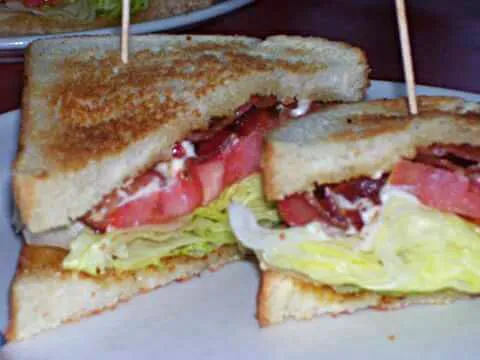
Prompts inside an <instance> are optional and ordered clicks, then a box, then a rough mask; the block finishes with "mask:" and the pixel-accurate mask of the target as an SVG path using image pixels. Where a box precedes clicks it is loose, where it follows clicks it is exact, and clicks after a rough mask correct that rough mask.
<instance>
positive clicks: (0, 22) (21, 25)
mask: <svg viewBox="0 0 480 360" xmlns="http://www.w3.org/2000/svg"><path fill="white" fill-rule="evenodd" d="M213 3H214V0H150V1H149V6H148V8H147V9H146V10H144V11H141V12H139V13H138V14H136V15H135V16H133V17H132V22H133V23H137V22H141V21H149V20H154V19H161V18H167V17H172V16H177V15H182V14H186V13H189V12H192V11H195V10H200V9H204V8H207V7H209V6H212V5H213ZM119 24H120V19H117V20H111V19H106V18H104V17H103V18H102V17H97V19H95V20H94V21H81V20H72V19H68V18H59V17H47V16H37V15H33V14H28V13H18V12H5V13H0V36H20V35H34V34H55V33H64V32H71V31H85V30H92V29H98V28H102V27H106V26H117V25H119Z"/></svg>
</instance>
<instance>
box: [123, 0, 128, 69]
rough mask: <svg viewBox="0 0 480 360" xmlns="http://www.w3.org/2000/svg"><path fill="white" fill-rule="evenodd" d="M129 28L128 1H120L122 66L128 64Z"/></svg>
mask: <svg viewBox="0 0 480 360" xmlns="http://www.w3.org/2000/svg"><path fill="white" fill-rule="evenodd" d="M129 27H130V0H122V44H121V58H122V62H123V63H124V64H127V63H128V31H129Z"/></svg>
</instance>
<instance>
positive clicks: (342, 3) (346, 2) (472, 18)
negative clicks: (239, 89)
mask: <svg viewBox="0 0 480 360" xmlns="http://www.w3.org/2000/svg"><path fill="white" fill-rule="evenodd" d="M407 3H408V4H407V11H408V17H409V24H410V34H411V39H412V51H413V55H414V66H415V72H416V80H417V83H419V84H425V85H434V86H443V87H448V88H452V89H459V90H464V91H471V92H478V93H480V76H479V74H480V1H479V0H470V1H468V0H463V1H458V2H456V3H455V6H452V2H451V1H450V0H436V1H424V0H409V1H407ZM188 32H189V33H192V34H225V35H232V34H241V35H249V36H258V37H265V36H268V35H274V34H289V35H303V36H322V37H326V38H329V39H333V40H342V41H346V42H349V43H351V44H354V45H357V46H360V47H361V48H363V49H364V50H365V51H366V53H367V56H368V59H369V62H370V65H371V67H372V73H371V78H373V79H383V80H394V81H402V79H403V75H402V64H401V57H400V47H399V42H398V36H397V23H396V18H395V8H394V1H393V0H331V1H327V0H323V1H320V0H296V1H288V0H258V2H257V3H255V4H253V5H250V6H248V7H245V8H243V9H241V10H238V11H236V12H234V13H231V14H228V15H225V16H222V17H219V18H216V19H213V20H210V21H208V22H205V23H203V24H200V25H197V26H195V27H193V28H191V29H189V30H188ZM22 83H23V64H22V63H16V64H0V113H2V112H5V111H9V110H12V109H15V108H18V107H19V106H20V98H21V90H22Z"/></svg>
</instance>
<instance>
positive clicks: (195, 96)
mask: <svg viewBox="0 0 480 360" xmlns="http://www.w3.org/2000/svg"><path fill="white" fill-rule="evenodd" d="M130 43H131V55H130V61H129V63H128V65H124V64H122V63H121V60H120V56H119V51H118V46H119V39H118V38H117V37H79V38H69V39H50V40H42V41H38V42H35V43H33V45H31V46H30V47H29V49H28V50H27V53H26V65H25V72H26V83H25V89H24V96H23V113H22V114H23V119H22V126H21V132H20V146H19V152H18V156H17V159H16V161H15V164H14V170H13V187H14V194H15V200H16V204H17V205H18V207H19V211H20V215H21V219H22V221H23V222H24V223H25V224H26V225H27V227H28V229H29V230H30V231H31V232H34V233H37V232H42V231H45V230H49V229H52V228H56V227H61V226H65V225H68V224H69V223H70V221H72V220H75V219H77V218H78V217H80V216H82V215H83V214H85V213H86V212H87V211H88V210H90V209H91V208H92V207H93V206H94V205H95V204H96V203H98V202H99V201H100V200H101V199H102V197H103V196H104V195H106V194H107V193H109V192H110V191H112V190H113V189H115V188H116V187H118V186H120V185H121V184H122V183H123V182H124V181H125V180H126V178H128V177H131V176H135V175H136V174H138V173H139V172H141V171H143V170H145V169H146V168H148V167H149V166H152V164H154V163H155V162H156V161H158V160H159V159H162V158H168V157H170V151H169V149H170V147H171V146H172V144H174V143H175V142H176V141H178V140H181V139H183V138H184V137H185V136H187V135H188V134H189V133H190V132H191V131H193V130H195V129H205V128H207V127H208V125H209V123H210V120H211V118H212V117H218V116H226V115H232V114H233V113H234V111H235V109H236V108H237V107H239V106H240V105H242V104H244V103H246V102H247V101H248V100H249V98H250V96H251V95H253V94H260V95H275V96H277V97H278V98H279V99H285V98H295V97H296V98H297V99H316V100H323V101H334V100H338V101H356V100H359V99H361V98H362V97H363V95H364V93H365V90H366V87H367V86H368V78H367V74H368V71H369V68H368V65H367V62H366V59H365V56H364V54H363V52H362V51H361V50H359V49H357V48H353V47H351V46H349V45H346V44H343V43H338V42H330V41H327V40H324V39H320V38H300V37H286V36H275V37H271V38H268V39H266V40H265V41H261V40H259V39H255V38H246V37H222V36H188V35H185V36H180V35H178V36H174V35H171V36H169V35H149V36H138V37H132V38H131V41H130ZM93 184H94V186H93Z"/></svg>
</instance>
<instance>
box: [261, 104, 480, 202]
mask: <svg viewBox="0 0 480 360" xmlns="http://www.w3.org/2000/svg"><path fill="white" fill-rule="evenodd" d="M418 102H419V110H420V113H419V115H418V116H409V115H408V112H407V105H406V99H404V98H402V99H395V100H374V101H366V102H362V103H355V104H344V105H342V104H340V105H331V106H326V107H325V108H324V109H323V110H322V111H320V112H318V113H314V114H311V115H308V116H306V117H305V118H304V119H303V120H302V121H296V122H292V123H290V124H288V125H287V126H285V127H283V128H282V129H279V130H277V131H274V132H273V133H272V134H271V135H270V136H269V137H268V139H267V144H266V146H265V149H266V150H265V152H264V153H263V158H262V166H263V173H264V176H263V179H264V188H265V192H266V196H267V198H268V199H270V200H280V199H283V198H284V197H285V196H287V195H290V194H292V193H295V192H302V191H309V190H311V189H312V188H313V185H314V183H315V182H317V183H320V184H328V183H336V182H341V181H346V180H349V179H352V178H355V177H359V176H374V175H375V174H377V173H378V172H385V171H390V169H391V168H392V166H394V164H395V163H396V162H398V161H399V160H400V159H401V158H411V157H414V156H415V153H416V149H417V148H418V147H422V146H429V145H431V144H433V143H451V144H461V143H470V144H472V145H480V104H478V103H473V102H466V101H464V100H462V99H459V98H448V97H425V96H421V97H418ZM292 168H295V171H291V169H292Z"/></svg>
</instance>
